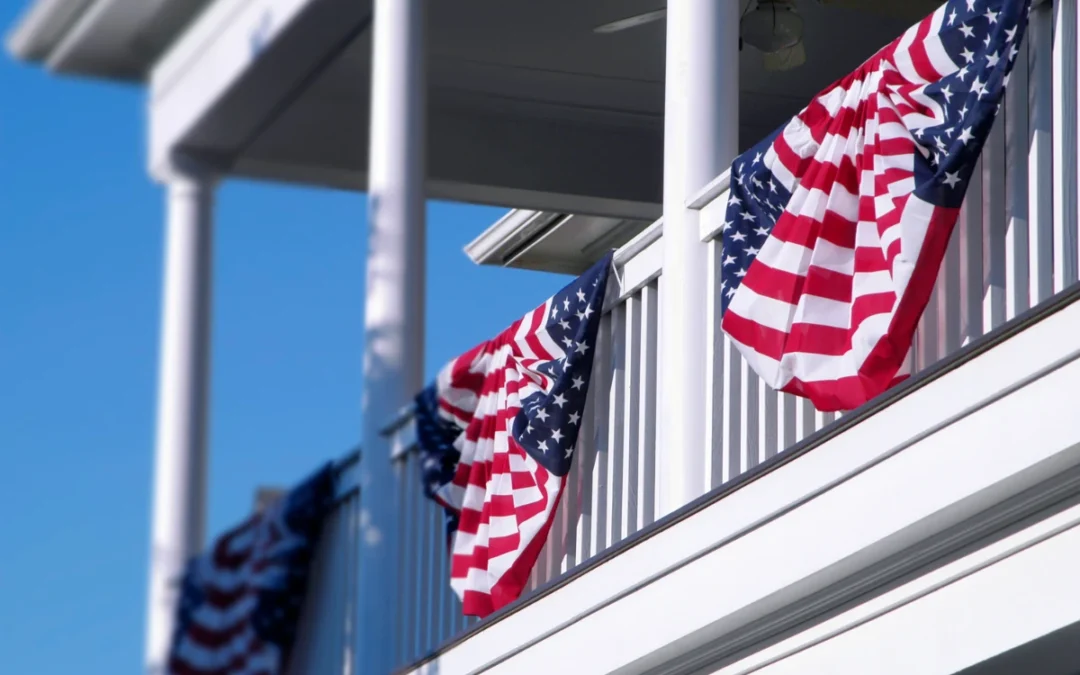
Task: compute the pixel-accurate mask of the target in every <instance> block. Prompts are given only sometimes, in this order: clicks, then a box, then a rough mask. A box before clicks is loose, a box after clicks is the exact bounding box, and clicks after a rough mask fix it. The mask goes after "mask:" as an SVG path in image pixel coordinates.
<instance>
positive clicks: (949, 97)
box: [941, 85, 952, 103]
mask: <svg viewBox="0 0 1080 675" xmlns="http://www.w3.org/2000/svg"><path fill="white" fill-rule="evenodd" d="M941 95H942V96H944V97H945V102H946V103H949V102H950V101H952V92H951V91H949V86H948V85H945V86H944V87H942V88H941Z"/></svg>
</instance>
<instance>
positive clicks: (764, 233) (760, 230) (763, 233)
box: [754, 226, 769, 237]
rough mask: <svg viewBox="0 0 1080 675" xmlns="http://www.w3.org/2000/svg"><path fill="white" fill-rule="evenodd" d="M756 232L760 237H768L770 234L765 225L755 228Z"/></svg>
mask: <svg viewBox="0 0 1080 675" xmlns="http://www.w3.org/2000/svg"><path fill="white" fill-rule="evenodd" d="M754 234H756V235H758V236H759V237H767V236H769V231H768V230H766V229H765V227H764V226H762V227H759V228H758V229H756V230H754Z"/></svg>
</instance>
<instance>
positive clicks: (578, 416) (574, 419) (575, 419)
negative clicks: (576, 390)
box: [570, 412, 581, 424]
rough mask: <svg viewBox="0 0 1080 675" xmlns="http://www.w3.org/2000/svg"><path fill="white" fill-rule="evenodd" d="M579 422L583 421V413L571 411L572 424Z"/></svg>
mask: <svg viewBox="0 0 1080 675" xmlns="http://www.w3.org/2000/svg"><path fill="white" fill-rule="evenodd" d="M579 422H581V414H580V413H576V412H573V413H570V424H578V423H579Z"/></svg>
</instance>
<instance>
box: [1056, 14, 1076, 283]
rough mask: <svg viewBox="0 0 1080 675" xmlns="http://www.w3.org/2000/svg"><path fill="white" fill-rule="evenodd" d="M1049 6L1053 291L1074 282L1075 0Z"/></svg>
mask: <svg viewBox="0 0 1080 675" xmlns="http://www.w3.org/2000/svg"><path fill="white" fill-rule="evenodd" d="M1053 4H1054V7H1053V32H1054V36H1053V47H1052V50H1053V56H1052V62H1053V78H1052V79H1053V106H1054V108H1053V113H1052V114H1051V117H1052V123H1053V155H1054V168H1053V171H1054V173H1053V175H1054V190H1053V193H1054V197H1053V199H1054V291H1055V292H1057V291H1060V290H1063V289H1064V288H1065V287H1066V286H1069V285H1071V284H1072V283H1073V282H1075V281H1076V277H1077V274H1076V255H1077V250H1076V246H1077V237H1076V187H1077V183H1076V178H1077V176H1076V150H1077V145H1076V115H1077V113H1076V58H1077V57H1076V53H1077V52H1076V19H1077V12H1076V0H1056V1H1055V2H1054V3H1053Z"/></svg>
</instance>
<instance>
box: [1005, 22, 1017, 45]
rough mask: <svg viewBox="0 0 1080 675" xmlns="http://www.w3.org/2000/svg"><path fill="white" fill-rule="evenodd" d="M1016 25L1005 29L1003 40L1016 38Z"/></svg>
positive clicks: (1007, 40) (1007, 41) (1009, 40)
mask: <svg viewBox="0 0 1080 675" xmlns="http://www.w3.org/2000/svg"><path fill="white" fill-rule="evenodd" d="M1016 29H1017V27H1016V26H1013V27H1012V28H1006V29H1005V42H1006V43H1009V42H1012V41H1013V40H1015V39H1016Z"/></svg>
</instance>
